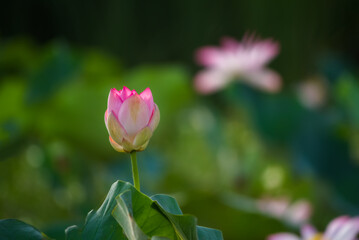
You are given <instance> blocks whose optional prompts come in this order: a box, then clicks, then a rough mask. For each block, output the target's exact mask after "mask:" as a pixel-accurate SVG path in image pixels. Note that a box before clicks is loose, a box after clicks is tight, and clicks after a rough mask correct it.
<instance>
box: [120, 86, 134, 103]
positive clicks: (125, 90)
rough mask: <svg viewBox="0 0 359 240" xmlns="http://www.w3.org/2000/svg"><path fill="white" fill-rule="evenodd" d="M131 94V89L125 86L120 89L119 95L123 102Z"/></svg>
mask: <svg viewBox="0 0 359 240" xmlns="http://www.w3.org/2000/svg"><path fill="white" fill-rule="evenodd" d="M131 95H133V93H132V91H131V90H130V89H128V88H127V87H126V86H124V87H123V89H122V90H120V96H121V99H122V101H123V102H124V101H125V100H126V99H127V98H129V97H130V96H131Z"/></svg>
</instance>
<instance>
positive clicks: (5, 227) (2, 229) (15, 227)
mask: <svg viewBox="0 0 359 240" xmlns="http://www.w3.org/2000/svg"><path fill="white" fill-rule="evenodd" d="M0 239H1V240H12V239H14V240H17V239H19V240H20V239H26V240H45V239H50V238H48V237H47V236H46V235H45V234H43V233H41V232H40V231H39V230H37V229H36V228H34V227H33V226H31V225H28V224H26V223H24V222H22V221H19V220H16V219H4V220H0Z"/></svg>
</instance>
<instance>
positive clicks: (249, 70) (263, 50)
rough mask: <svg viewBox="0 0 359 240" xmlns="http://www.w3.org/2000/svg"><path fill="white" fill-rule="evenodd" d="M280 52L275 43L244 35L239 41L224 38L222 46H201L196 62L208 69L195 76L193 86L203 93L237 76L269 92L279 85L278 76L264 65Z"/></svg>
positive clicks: (216, 88)
mask: <svg viewBox="0 0 359 240" xmlns="http://www.w3.org/2000/svg"><path fill="white" fill-rule="evenodd" d="M278 52H279V45H278V43H276V42H274V41H272V40H270V39H266V40H255V39H254V37H253V36H252V37H245V38H244V39H243V40H242V42H237V41H236V40H234V39H232V38H223V40H222V46H221V47H211V46H207V47H203V48H201V49H199V50H198V52H197V54H196V58H197V62H198V63H199V64H200V65H203V66H205V67H207V69H205V70H203V71H201V72H199V73H198V74H197V76H196V77H195V81H194V84H195V88H196V89H197V91H198V92H200V93H202V94H209V93H213V92H216V91H218V90H220V89H222V88H224V87H225V86H227V85H228V84H229V83H230V82H232V80H233V79H235V78H237V79H240V80H242V81H245V82H247V83H248V84H250V85H253V86H256V87H258V88H260V89H262V90H265V91H268V92H276V91H278V90H279V89H280V87H281V78H280V76H279V75H278V74H277V73H276V72H274V71H272V70H270V69H268V68H266V67H265V65H266V64H267V63H268V62H269V61H270V60H272V59H273V58H274V57H275V56H276V55H277V54H278Z"/></svg>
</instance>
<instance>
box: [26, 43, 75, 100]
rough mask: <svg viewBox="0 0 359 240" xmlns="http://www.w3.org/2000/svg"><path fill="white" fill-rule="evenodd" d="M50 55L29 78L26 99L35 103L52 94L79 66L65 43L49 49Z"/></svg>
mask: <svg viewBox="0 0 359 240" xmlns="http://www.w3.org/2000/svg"><path fill="white" fill-rule="evenodd" d="M51 51H52V52H51V56H50V57H49V59H46V61H45V62H44V64H43V65H42V66H41V67H40V69H39V70H38V71H37V72H36V73H34V74H33V75H32V76H31V77H30V80H29V84H30V86H29V90H28V92H27V95H26V100H27V102H29V103H36V102H40V101H43V100H45V99H46V98H49V97H50V96H52V95H53V94H54V93H55V92H56V91H57V90H58V89H59V88H60V87H61V86H63V84H64V83H66V82H67V81H69V80H70V79H71V76H72V75H73V74H74V73H75V72H76V70H77V69H78V67H79V62H77V61H76V60H75V58H74V56H73V55H72V53H71V51H70V49H69V48H68V47H67V46H66V45H61V44H59V45H57V46H55V47H54V48H53V49H51Z"/></svg>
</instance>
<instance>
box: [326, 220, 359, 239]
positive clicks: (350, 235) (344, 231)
mask: <svg viewBox="0 0 359 240" xmlns="http://www.w3.org/2000/svg"><path fill="white" fill-rule="evenodd" d="M358 233H359V218H352V219H349V220H348V221H346V222H345V223H343V224H342V226H341V227H340V229H339V230H338V231H337V232H336V233H335V234H334V235H333V236H332V238H331V240H355V238H356V236H357V235H358Z"/></svg>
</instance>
